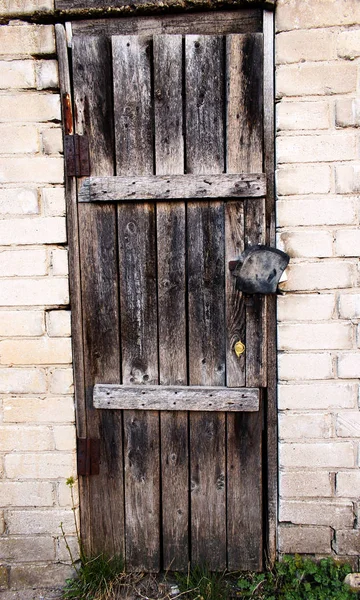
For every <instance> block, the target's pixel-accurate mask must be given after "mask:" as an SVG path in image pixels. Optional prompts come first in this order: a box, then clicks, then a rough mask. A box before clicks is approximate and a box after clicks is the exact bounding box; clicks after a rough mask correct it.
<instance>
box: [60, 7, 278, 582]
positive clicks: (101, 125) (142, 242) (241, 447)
mask: <svg viewBox="0 0 360 600" xmlns="http://www.w3.org/2000/svg"><path fill="white" fill-rule="evenodd" d="M239 14H240V13H215V14H211V13H210V16H209V15H205V16H204V15H202V16H198V17H197V18H196V17H193V18H192V19H190V20H189V19H186V18H184V17H181V18H179V19H176V18H174V17H171V18H170V17H168V18H167V19H168V21H166V19H165V18H163V19H158V20H155V19H153V20H149V19H143V20H141V19H133V20H129V21H127V20H122V23H120V25H119V23H117V22H116V21H115V20H114V21H113V20H110V21H108V22H106V21H105V22H104V21H101V22H94V23H93V24H92V26H91V28H90V26H89V24H87V25H86V26H84V25H81V24H80V25H79V24H78V25H77V27H76V24H74V27H73V30H74V37H73V42H72V63H71V69H72V81H73V101H74V131H72V132H69V131H68V133H75V134H76V135H77V136H81V137H79V138H78V140H80V141H81V142H82V143H83V144H85V145H86V143H87V142H88V145H89V157H90V172H89V173H87V175H90V176H86V177H84V176H81V175H82V173H80V176H78V177H77V180H76V190H77V191H76V194H75V192H74V189H73V188H72V194H73V195H74V196H75V195H76V197H77V210H76V219H78V226H77V228H76V236H77V237H78V239H77V240H76V244H77V247H78V259H79V279H78V280H77V283H76V284H74V287H76V285H78V287H79V294H78V301H79V303H81V307H82V310H81V314H82V326H81V331H82V333H81V336H79V344H78V347H77V351H78V353H79V354H80V355H81V356H80V358H79V361H78V364H79V365H80V367H78V374H77V395H78V426H79V432H80V437H84V434H85V435H86V437H87V438H88V439H98V440H100V442H99V443H100V468H99V473H98V474H96V475H91V476H88V477H82V478H81V502H82V513H81V514H82V531H83V535H84V540H85V543H86V546H87V547H88V548H89V549H90V550H91V551H92V552H94V553H98V552H107V553H114V552H117V553H120V554H122V555H123V556H124V557H125V560H126V565H127V568H128V569H144V570H148V571H158V570H160V569H171V570H185V569H187V567H188V563H189V561H190V562H191V563H192V564H193V565H195V564H199V563H202V564H206V565H208V567H209V568H210V569H212V570H222V569H224V568H228V569H232V570H233V569H260V568H261V567H262V560H263V550H264V549H263V537H264V536H263V532H264V518H263V512H264V511H263V484H264V465H263V455H264V447H263V422H264V399H265V389H266V386H267V368H266V299H265V297H260V296H253V297H245V296H244V295H242V294H241V293H240V292H238V291H236V290H235V280H234V277H233V276H232V274H231V271H230V269H229V262H230V261H231V260H234V259H236V258H237V257H238V256H239V255H240V254H241V252H242V251H243V250H244V249H245V248H246V247H248V246H249V245H254V244H259V243H265V242H266V211H265V196H266V178H265V175H264V158H263V146H264V134H263V130H264V127H263V34H262V32H261V12H260V11H254V10H253V11H245V12H244V13H243V14H244V15H245V18H240V16H239ZM130 21H131V23H132V24H131V23H130ZM124 23H125V25H124ZM126 27H128V29H129V28H130V31H129V30H126ZM244 30H245V31H246V32H244ZM249 30H250V31H249ZM239 31H240V32H239ZM164 32H165V33H164ZM200 32H201V33H200ZM89 33H90V35H89ZM80 158H81V157H80ZM68 175H69V173H68ZM70 179H71V178H70ZM71 181H72V185H73V186H74V185H75V184H74V181H75V180H74V179H72V180H71ZM68 185H70V187H71V184H70V183H69V178H68ZM74 214H75V213H74ZM75 254H76V252H75ZM75 258H76V256H75ZM80 338H81V340H80ZM237 342H241V343H242V344H243V345H244V346H245V352H243V353H242V354H240V355H239V356H238V355H237V353H236V351H235V350H236V349H235V345H236V343H237ZM80 346H81V347H80ZM237 347H238V346H237ZM79 369H81V373H79ZM82 378H83V380H82ZM82 389H83V390H84V396H83V399H82V391H81V390H82ZM79 424H80V425H79Z"/></svg>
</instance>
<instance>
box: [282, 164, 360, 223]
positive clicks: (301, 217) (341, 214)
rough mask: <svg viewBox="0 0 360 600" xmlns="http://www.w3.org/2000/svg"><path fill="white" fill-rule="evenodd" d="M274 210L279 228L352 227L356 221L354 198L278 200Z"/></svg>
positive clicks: (355, 202)
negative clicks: (313, 226)
mask: <svg viewBox="0 0 360 600" xmlns="http://www.w3.org/2000/svg"><path fill="white" fill-rule="evenodd" d="M299 168H300V169H301V167H299ZM276 210H277V220H278V225H279V226H280V227H300V226H306V225H310V226H312V225H352V224H353V223H355V222H356V221H357V200H356V198H344V197H343V196H339V197H337V198H331V197H330V198H323V197H317V196H316V197H313V198H301V199H296V200H292V199H284V200H278V202H277V203H276Z"/></svg>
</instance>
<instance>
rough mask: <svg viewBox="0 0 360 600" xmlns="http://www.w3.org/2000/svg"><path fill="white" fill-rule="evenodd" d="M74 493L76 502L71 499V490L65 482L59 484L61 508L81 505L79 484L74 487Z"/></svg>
mask: <svg viewBox="0 0 360 600" xmlns="http://www.w3.org/2000/svg"><path fill="white" fill-rule="evenodd" d="M72 493H73V497H74V501H73V499H72V497H71V489H70V487H69V486H68V485H66V483H65V482H64V481H60V482H59V484H58V501H59V506H73V504H74V505H75V506H78V504H79V489H78V486H77V484H75V485H74V486H73V487H72Z"/></svg>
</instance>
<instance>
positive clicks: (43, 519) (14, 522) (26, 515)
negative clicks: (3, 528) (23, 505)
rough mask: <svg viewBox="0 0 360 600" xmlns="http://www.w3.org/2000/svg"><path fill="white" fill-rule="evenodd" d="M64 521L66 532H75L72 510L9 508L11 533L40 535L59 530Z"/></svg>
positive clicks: (8, 522)
mask: <svg viewBox="0 0 360 600" xmlns="http://www.w3.org/2000/svg"><path fill="white" fill-rule="evenodd" d="M60 523H63V527H64V530H65V531H66V533H69V534H71V533H74V516H73V514H72V511H71V510H58V509H57V510H42V511H39V510H31V511H29V510H27V511H24V510H9V511H8V512H7V526H8V533H9V534H10V535H19V534H20V535H24V534H25V535H38V534H46V533H54V532H57V531H58V527H59V524H60Z"/></svg>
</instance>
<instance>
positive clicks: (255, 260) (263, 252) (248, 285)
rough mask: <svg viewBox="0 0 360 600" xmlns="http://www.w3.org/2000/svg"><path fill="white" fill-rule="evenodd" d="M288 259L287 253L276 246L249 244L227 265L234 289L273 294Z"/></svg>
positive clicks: (245, 292) (247, 292)
mask: <svg viewBox="0 0 360 600" xmlns="http://www.w3.org/2000/svg"><path fill="white" fill-rule="evenodd" d="M289 260H290V257H289V255H288V254H286V253H285V252H282V251H281V250H278V249H277V248H271V247H270V246H262V245H258V246H249V247H248V248H246V250H245V251H244V252H243V253H242V255H241V256H240V258H239V260H238V261H236V263H234V261H232V262H231V264H230V265H229V267H230V269H231V271H232V274H233V275H234V277H236V289H237V290H239V291H240V292H243V293H244V294H275V293H276V290H277V286H278V283H279V280H280V277H281V275H282V274H283V272H284V270H285V269H286V267H287V266H288V264H289Z"/></svg>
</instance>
